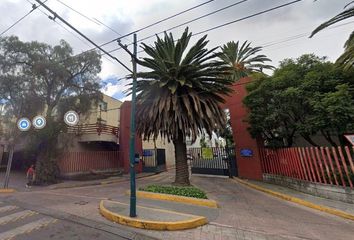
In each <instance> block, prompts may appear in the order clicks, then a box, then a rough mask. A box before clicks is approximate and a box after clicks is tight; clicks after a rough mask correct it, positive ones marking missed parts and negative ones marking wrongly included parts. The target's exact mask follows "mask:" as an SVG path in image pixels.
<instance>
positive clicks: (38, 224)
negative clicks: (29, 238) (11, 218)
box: [0, 217, 57, 240]
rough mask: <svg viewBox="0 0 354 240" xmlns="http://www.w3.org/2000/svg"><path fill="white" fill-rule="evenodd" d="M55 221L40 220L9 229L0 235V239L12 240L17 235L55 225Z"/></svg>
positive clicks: (48, 219) (49, 219)
mask: <svg viewBox="0 0 354 240" xmlns="http://www.w3.org/2000/svg"><path fill="white" fill-rule="evenodd" d="M56 221H57V219H54V218H47V217H45V218H41V219H39V220H37V221H34V222H31V223H28V224H25V225H23V226H20V227H17V228H14V229H11V230H9V231H6V232H3V233H0V239H2V240H9V239H11V238H14V237H16V236H18V235H21V234H25V233H30V232H32V231H34V230H39V229H40V228H42V227H46V226H48V225H49V224H51V223H55V222H56Z"/></svg>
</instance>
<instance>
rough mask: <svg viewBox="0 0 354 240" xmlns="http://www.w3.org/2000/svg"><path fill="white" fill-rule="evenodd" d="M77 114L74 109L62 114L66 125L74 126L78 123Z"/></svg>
mask: <svg viewBox="0 0 354 240" xmlns="http://www.w3.org/2000/svg"><path fill="white" fill-rule="evenodd" d="M79 120H80V119H79V114H77V113H76V112H75V111H68V112H66V113H65V115H64V122H65V123H66V125H68V126H76V125H77V124H78V123H79Z"/></svg>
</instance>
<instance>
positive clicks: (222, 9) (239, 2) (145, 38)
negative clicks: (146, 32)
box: [108, 0, 248, 53]
mask: <svg viewBox="0 0 354 240" xmlns="http://www.w3.org/2000/svg"><path fill="white" fill-rule="evenodd" d="M247 1H248V0H242V1H238V2H236V3H233V4H230V5H228V6H226V7H223V8H219V9H218V10H215V11H212V12H209V13H207V14H204V15H202V16H199V17H197V18H193V19H191V20H189V21H186V22H183V23H181V24H178V25H176V26H174V27H171V28H168V29H165V30H163V31H161V32H158V33H154V34H152V35H150V36H147V37H144V38H142V39H139V41H138V42H142V41H145V40H147V39H150V38H153V37H155V36H156V35H160V34H162V33H164V32H168V31H171V30H173V29H176V28H179V27H182V26H185V25H187V24H189V23H192V22H195V21H198V20H200V19H202V18H205V17H208V16H211V15H213V14H216V13H218V12H221V11H224V10H226V9H228V8H231V7H234V6H236V5H239V4H241V3H244V2H247ZM128 45H131V44H128ZM120 49H121V48H120V47H118V48H114V49H112V50H110V51H108V52H110V53H112V52H115V51H117V50H120Z"/></svg>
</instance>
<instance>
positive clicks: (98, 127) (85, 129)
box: [68, 123, 119, 138]
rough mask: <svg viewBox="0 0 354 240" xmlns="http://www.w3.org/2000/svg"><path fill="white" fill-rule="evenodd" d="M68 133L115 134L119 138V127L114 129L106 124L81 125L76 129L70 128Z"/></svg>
mask: <svg viewBox="0 0 354 240" xmlns="http://www.w3.org/2000/svg"><path fill="white" fill-rule="evenodd" d="M68 133H75V134H77V135H80V134H97V135H101V134H113V135H115V136H116V137H117V138H119V127H114V126H110V125H106V124H102V123H101V124H100V123H94V124H80V125H77V126H74V127H68Z"/></svg>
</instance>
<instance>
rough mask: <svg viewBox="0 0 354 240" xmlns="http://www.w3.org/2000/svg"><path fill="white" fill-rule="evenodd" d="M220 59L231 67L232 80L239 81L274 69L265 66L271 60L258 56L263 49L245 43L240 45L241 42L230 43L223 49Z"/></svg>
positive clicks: (261, 55)
mask: <svg viewBox="0 0 354 240" xmlns="http://www.w3.org/2000/svg"><path fill="white" fill-rule="evenodd" d="M221 49H222V54H221V56H220V58H221V59H222V60H223V61H224V62H225V63H226V64H228V65H229V66H230V67H231V69H232V70H231V75H230V76H231V78H232V80H233V81H237V80H239V79H240V78H243V77H246V76H249V75H250V74H251V73H254V72H262V71H263V69H273V68H274V67H273V66H271V65H267V64H265V62H270V61H271V60H270V59H269V58H267V57H266V56H265V55H263V54H260V55H257V53H258V52H260V51H261V50H262V47H251V43H250V42H247V41H245V42H244V43H243V44H242V45H240V43H239V41H237V42H236V43H235V42H234V41H231V42H228V43H226V44H225V45H223V46H222V47H221Z"/></svg>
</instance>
